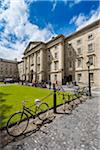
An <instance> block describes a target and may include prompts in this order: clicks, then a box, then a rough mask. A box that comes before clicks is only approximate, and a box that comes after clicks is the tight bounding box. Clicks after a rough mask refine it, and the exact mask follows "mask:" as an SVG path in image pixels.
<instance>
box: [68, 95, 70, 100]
mask: <svg viewBox="0 0 100 150" xmlns="http://www.w3.org/2000/svg"><path fill="white" fill-rule="evenodd" d="M69 101H70V95H69V94H68V102H69Z"/></svg>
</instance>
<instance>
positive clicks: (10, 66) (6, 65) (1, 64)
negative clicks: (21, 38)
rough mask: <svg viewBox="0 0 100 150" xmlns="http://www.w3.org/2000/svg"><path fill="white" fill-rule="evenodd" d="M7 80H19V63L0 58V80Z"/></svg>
mask: <svg viewBox="0 0 100 150" xmlns="http://www.w3.org/2000/svg"><path fill="white" fill-rule="evenodd" d="M5 78H13V79H15V80H17V79H18V66H17V61H16V60H15V61H12V60H6V59H2V58H0V80H4V79H5Z"/></svg>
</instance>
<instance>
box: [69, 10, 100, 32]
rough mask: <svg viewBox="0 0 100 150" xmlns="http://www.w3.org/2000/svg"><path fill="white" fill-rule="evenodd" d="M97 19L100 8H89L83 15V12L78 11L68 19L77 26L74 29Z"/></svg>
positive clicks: (99, 14) (99, 15)
mask: <svg viewBox="0 0 100 150" xmlns="http://www.w3.org/2000/svg"><path fill="white" fill-rule="evenodd" d="M98 19H100V8H97V9H96V10H91V12H90V14H89V15H88V16H85V15H84V14H83V13H80V14H79V15H78V16H74V17H73V18H72V19H71V20H70V24H72V23H74V24H75V26H76V28H77V29H76V30H79V29H81V28H83V27H84V26H87V25H88V24H91V23H92V22H94V21H96V20H98Z"/></svg>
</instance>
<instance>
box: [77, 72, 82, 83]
mask: <svg viewBox="0 0 100 150" xmlns="http://www.w3.org/2000/svg"><path fill="white" fill-rule="evenodd" d="M81 77H82V74H81V73H79V74H78V75H77V79H78V82H80V81H81Z"/></svg>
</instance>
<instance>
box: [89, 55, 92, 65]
mask: <svg viewBox="0 0 100 150" xmlns="http://www.w3.org/2000/svg"><path fill="white" fill-rule="evenodd" d="M89 63H90V65H93V56H89Z"/></svg>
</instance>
